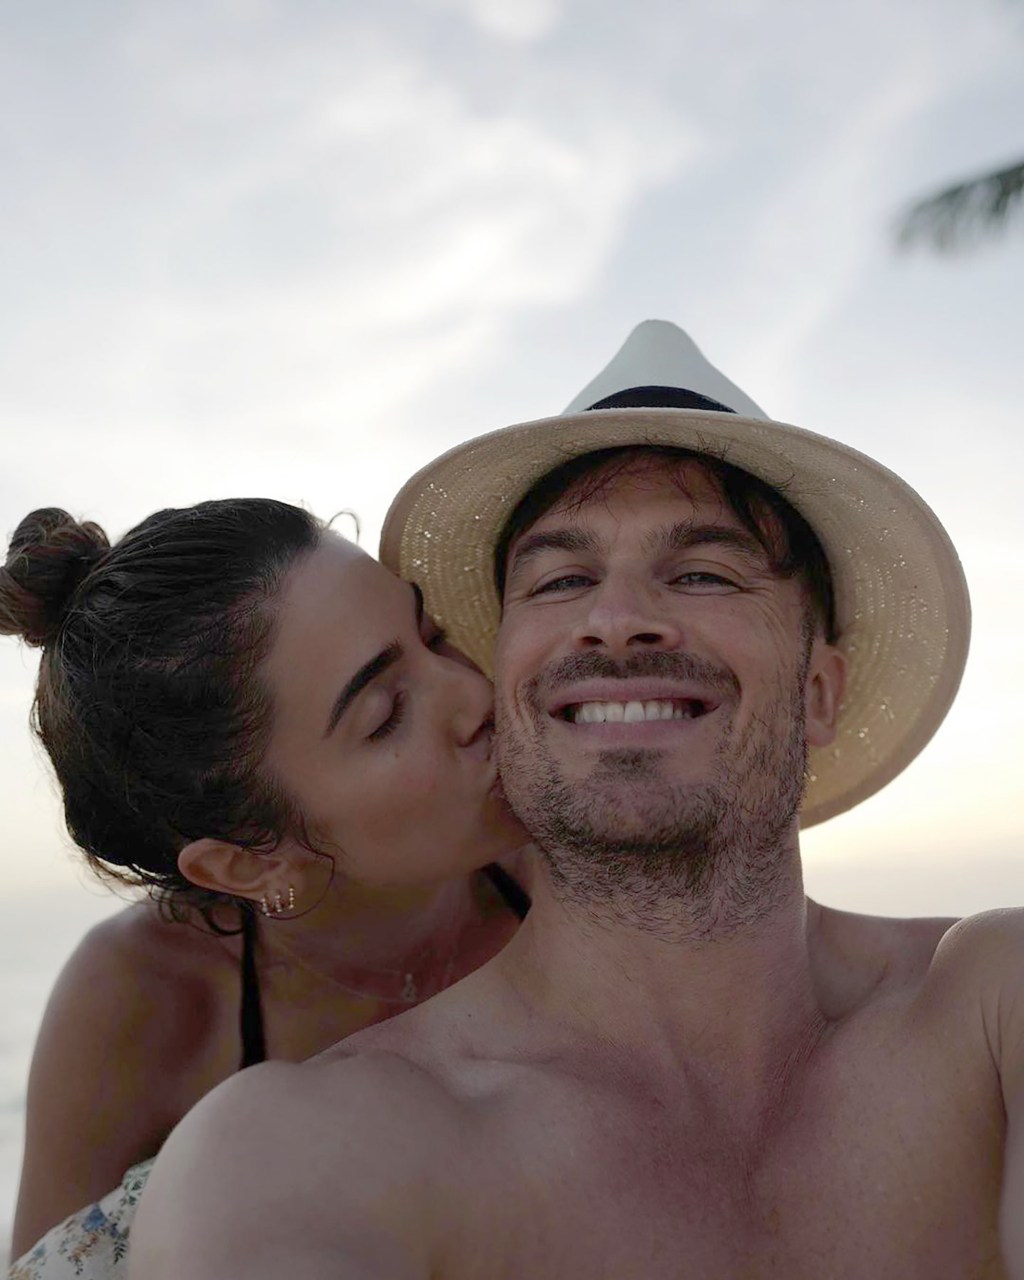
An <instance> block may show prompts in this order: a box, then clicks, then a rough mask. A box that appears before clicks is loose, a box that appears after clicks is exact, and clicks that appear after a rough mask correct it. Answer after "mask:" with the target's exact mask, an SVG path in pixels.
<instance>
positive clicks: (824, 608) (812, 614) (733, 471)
mask: <svg viewBox="0 0 1024 1280" xmlns="http://www.w3.org/2000/svg"><path fill="white" fill-rule="evenodd" d="M648 458H649V459H651V460H652V461H658V460H663V461H664V462H666V463H667V464H670V465H672V466H674V467H678V466H680V465H681V464H683V463H686V462H696V463H699V464H700V466H701V467H702V468H703V470H704V471H705V473H706V474H707V475H708V476H709V477H710V479H711V480H712V481H713V482H714V483H715V485H716V486H717V488H718V490H719V492H720V494H721V496H722V500H723V501H724V502H725V504H726V506H727V507H728V509H729V510H730V511H731V512H732V514H733V515H734V516H735V517H736V519H737V520H738V521H739V522H740V524H741V525H742V526H743V527H744V529H746V531H747V532H748V533H749V534H750V535H751V536H752V537H753V538H755V539H756V540H757V543H758V545H759V546H760V547H761V548H762V549H763V551H764V553H765V555H766V556H767V557H768V563H769V565H770V567H771V570H772V572H773V573H775V574H777V575H778V576H779V577H781V578H792V577H796V578H799V579H800V581H801V582H802V584H803V587H804V591H805V593H806V596H807V602H808V618H809V622H810V623H811V624H812V626H813V627H815V628H817V627H820V628H821V631H822V633H823V634H824V637H825V639H826V640H827V641H828V643H829V644H834V643H835V641H836V622H835V603H834V600H833V591H832V574H831V571H830V569H829V564H828V559H827V557H826V555H825V552H824V550H823V548H822V545H821V543H820V542H819V541H818V538H817V535H816V534H815V532H814V530H813V529H812V528H811V526H810V525H809V524H808V523H807V521H806V520H805V519H804V518H803V516H802V515H801V514H800V512H799V511H797V510H796V508H795V507H793V506H792V505H791V504H790V503H789V502H787V501H786V499H785V498H784V497H783V495H782V494H781V493H780V492H779V491H778V489H774V488H772V486H771V485H769V484H766V483H765V482H764V481H763V480H760V479H759V478H758V477H757V476H755V475H751V473H750V472H749V471H744V470H742V468H740V467H736V466H733V465H732V463H730V462H726V461H725V460H724V459H723V458H716V457H714V456H713V455H711V454H707V453H698V452H697V451H696V450H693V449H677V448H673V447H671V446H668V445H620V446H616V447H613V448H609V449H595V450H593V451H591V452H590V453H583V454H580V455H579V456H578V457H575V458H570V459H569V460H568V461H567V462H563V463H560V464H559V465H558V466H557V467H554V468H553V469H552V470H551V471H549V472H547V474H546V475H544V476H542V477H541V478H540V479H539V480H538V481H537V482H536V484H534V485H533V486H532V488H531V489H530V490H529V491H528V492H527V493H526V494H525V495H524V497H522V498H521V499H520V500H519V502H518V503H517V504H516V505H515V507H514V508H513V509H512V512H511V513H510V515H509V517H508V519H507V520H506V521H505V524H504V525H503V527H502V530H501V533H500V535H499V537H498V542H497V545H496V547H495V549H494V581H495V585H496V587H497V589H498V595H499V597H503V596H504V594H505V575H506V572H507V569H508V556H509V552H510V550H511V549H512V545H513V543H515V542H516V540H517V539H518V538H520V537H521V536H522V534H524V533H525V532H526V531H527V530H528V529H529V528H530V527H531V526H532V525H534V524H536V522H537V521H538V520H539V519H540V518H541V517H542V516H544V515H546V514H547V513H548V512H549V511H550V510H551V509H552V508H553V507H554V506H556V505H557V504H558V502H559V501H561V499H562V498H564V497H565V495H566V494H567V493H569V492H570V490H576V492H574V494H573V504H574V505H575V506H579V505H582V504H583V503H585V502H588V501H589V500H590V499H591V498H594V497H596V496H597V495H599V494H600V493H601V492H602V491H603V490H604V489H605V488H606V487H607V486H608V485H609V484H611V483H612V482H613V481H614V480H615V479H616V478H617V477H618V476H620V475H621V474H622V473H623V472H624V471H627V470H629V468H630V467H632V466H633V465H635V463H636V462H637V460H639V459H648ZM583 481H589V483H586V484H582V483H581V482H583Z"/></svg>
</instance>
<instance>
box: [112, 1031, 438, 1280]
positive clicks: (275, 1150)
mask: <svg viewBox="0 0 1024 1280" xmlns="http://www.w3.org/2000/svg"><path fill="white" fill-rule="evenodd" d="M448 1149H451V1151H452V1152H453V1151H454V1149H455V1139H454V1115H453V1113H452V1109H451V1107H450V1105H449V1100H448V1099H447V1098H446V1096H445V1095H444V1093H443V1091H441V1090H440V1089H439V1088H438V1086H437V1085H436V1083H435V1082H434V1081H433V1080H432V1079H431V1078H430V1077H429V1076H428V1075H427V1074H426V1073H424V1072H423V1071H421V1070H419V1069H418V1068H416V1067H415V1066H412V1065H411V1064H410V1063H408V1062H407V1061H405V1060H403V1059H401V1058H399V1057H398V1056H397V1055H394V1054H387V1053H379V1052H372V1053H360V1054H356V1055H353V1056H336V1055H333V1054H332V1055H330V1056H329V1057H323V1058H319V1059H313V1060H312V1061H310V1062H308V1063H303V1064H300V1065H294V1064H288V1063H267V1064H265V1065H263V1066H259V1067H254V1068H250V1069H249V1070H248V1071H245V1072H242V1073H240V1074H239V1075H237V1076H235V1077H234V1078H233V1079H231V1080H229V1081H227V1082H226V1083H225V1084H224V1085H222V1086H221V1087H220V1088H218V1089H216V1090H214V1092H213V1093H212V1094H210V1095H209V1096H208V1097H207V1098H205V1099H204V1100H203V1101H202V1102H201V1103H200V1104H199V1106H197V1107H196V1108H195V1109H194V1110H193V1111H192V1112H191V1113H190V1114H189V1115H188V1116H186V1118H185V1119H184V1120H183V1121H182V1123H181V1124H180V1125H179V1126H178V1128H177V1129H176V1130H175V1132H174V1133H173V1134H172V1135H171V1138H170V1139H169V1140H168V1142H167V1144H166V1146H165V1148H164V1150H163V1152H161V1155H160V1157H159V1159H158V1161H157V1164H156V1167H155V1168H154V1170H153V1174H152V1176H151V1180H150V1184H149V1186H148V1187H147V1190H146V1195H145V1197H144V1199H143V1202H142V1205H141V1206H140V1210H139V1216H138V1219H137V1222H136V1225H135V1234H134V1243H133V1249H132V1269H131V1270H130V1273H129V1274H130V1276H132V1277H133V1278H134V1277H136V1276H138V1277H142V1276H144V1277H145V1278H146V1280H178V1278H179V1277H180V1278H181V1280H184V1277H186V1276H188V1277H189V1280H205V1277H207V1276H209V1277H211V1280H212V1277H214V1276H217V1277H224V1278H225V1280H228V1278H229V1277H231V1276H233V1275H235V1274H237V1275H239V1276H241V1275H243V1274H244V1275H246V1277H247V1278H249V1280H258V1277H261V1276H262V1275H263V1274H264V1273H265V1274H266V1275H267V1276H268V1277H270V1276H274V1277H278V1276H280V1274H281V1273H282V1271H283V1270H284V1269H285V1268H286V1267H287V1269H288V1272H289V1274H290V1275H291V1276H293V1277H295V1278H296V1280H298V1278H299V1277H305V1276H306V1275H307V1274H308V1275H310V1276H313V1275H322V1274H325V1272H324V1271H323V1266H324V1262H325V1259H327V1258H330V1259H333V1265H334V1266H335V1268H337V1267H338V1265H339V1264H340V1263H342V1262H343V1261H344V1260H348V1264H349V1270H348V1271H345V1272H344V1274H345V1275H346V1276H347V1275H349V1274H351V1275H352V1276H353V1278H354V1280H355V1278H356V1277H363V1276H366V1277H376V1276H377V1275H378V1274H380V1275H385V1274H386V1275H388V1276H395V1277H397V1278H399V1280H401V1278H404V1277H405V1276H409V1277H413V1276H418V1275H426V1274H429V1262H428V1259H429V1256H430V1253H431V1250H432V1245H433V1240H432V1234H431V1232H432V1224H433V1223H434V1222H436V1220H437V1214H436V1208H437V1206H435V1205H434V1204H433V1203H432V1200H431V1173H432V1171H433V1170H435V1169H436V1167H437V1165H436V1162H437V1161H438V1160H442V1161H443V1160H444V1159H445V1158H446V1151H447V1150H448ZM286 1205H287V1206H290V1208H289V1209H288V1211H287V1212H285V1211H283V1207H284V1206H286ZM296 1215H298V1217H296ZM254 1241H258V1247H256V1246H254ZM255 1255H259V1258H260V1262H259V1267H257V1268H256V1269H255V1270H254V1258H255ZM264 1267H265V1272H264V1270H263V1269H262V1268H264ZM317 1268H320V1269H319V1270H318V1269H317ZM339 1274H340V1271H339Z"/></svg>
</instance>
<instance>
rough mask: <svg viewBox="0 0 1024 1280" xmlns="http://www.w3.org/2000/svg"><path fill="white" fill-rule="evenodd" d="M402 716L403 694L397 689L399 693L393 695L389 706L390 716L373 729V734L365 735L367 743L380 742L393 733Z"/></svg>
mask: <svg viewBox="0 0 1024 1280" xmlns="http://www.w3.org/2000/svg"><path fill="white" fill-rule="evenodd" d="M404 716H405V694H404V693H403V692H402V690H401V689H399V691H398V692H397V693H396V694H395V700H394V702H392V704H391V714H390V715H389V716H388V718H387V719H386V720H385V721H384V723H383V724H379V725H378V726H377V728H376V729H374V731H373V733H368V734H367V735H366V737H367V741H368V742H380V741H381V740H382V739H383V738H386V737H387V736H388V735H389V734H391V733H394V731H395V730H396V729H397V728H398V726H399V725H400V724H401V723H402V719H403V717H404Z"/></svg>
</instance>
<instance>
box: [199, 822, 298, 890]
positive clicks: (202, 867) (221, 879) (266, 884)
mask: <svg viewBox="0 0 1024 1280" xmlns="http://www.w3.org/2000/svg"><path fill="white" fill-rule="evenodd" d="M178 870H179V871H180V872H181V874H182V875H183V876H184V877H185V879H186V880H191V882H192V883H193V884H196V885H198V886H199V887H200V888H201V889H210V890H212V891H213V892H214V893H227V894H230V895H231V896H232V897H233V898H248V899H249V900H250V901H251V902H258V901H259V900H260V898H261V897H264V896H266V897H268V898H273V896H274V894H275V893H279V892H280V891H281V887H282V885H286V884H287V883H288V880H289V876H291V878H292V879H294V873H293V869H292V868H291V866H290V865H289V864H288V863H287V861H286V859H285V858H284V857H282V856H280V855H278V854H276V853H254V852H253V851H252V849H246V848H245V847H244V845H240V844H231V843H230V842H229V841H227V840H214V839H211V838H210V837H208V836H203V837H202V838H201V839H199V840H193V841H192V842H191V843H190V844H187V845H186V846H185V847H184V849H182V851H181V852H180V853H179V854H178ZM286 894H287V890H286Z"/></svg>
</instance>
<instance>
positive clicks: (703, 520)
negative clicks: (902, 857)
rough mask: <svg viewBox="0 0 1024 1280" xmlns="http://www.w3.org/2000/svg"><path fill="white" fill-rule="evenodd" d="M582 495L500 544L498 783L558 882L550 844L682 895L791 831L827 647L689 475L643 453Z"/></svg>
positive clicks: (819, 722)
mask: <svg viewBox="0 0 1024 1280" xmlns="http://www.w3.org/2000/svg"><path fill="white" fill-rule="evenodd" d="M587 483H588V482H586V481H584V482H583V484H584V486H586V485H587ZM590 486H591V487H592V486H593V481H592V478H591V481H590ZM586 495H587V489H586V487H584V489H583V490H581V489H579V488H577V489H576V490H570V492H569V493H568V494H566V495H565V497H563V499H562V500H561V501H560V502H559V503H558V504H557V505H556V506H555V507H554V508H553V509H552V510H550V511H549V512H547V513H546V514H545V515H544V516H543V517H542V518H541V519H539V520H538V521H537V522H536V523H535V524H534V525H533V526H532V527H531V528H529V529H528V530H526V532H525V533H524V534H522V535H521V536H520V537H519V538H518V539H517V540H516V542H515V543H513V545H512V546H511V547H510V549H509V562H508V577H507V586H506V592H505V600H504V614H503V619H502V624H501V630H500V633H499V637H498V649H497V673H498V674H497V715H498V732H499V743H500V758H501V769H502V776H503V780H504V785H505V789H506V792H507V794H508V797H509V799H510V800H511V802H512V805H513V807H514V808H515V809H516V811H517V813H518V814H519V816H520V818H521V819H522V820H523V821H524V822H525V824H526V826H527V827H528V828H529V830H530V831H531V833H532V834H533V835H534V837H535V838H536V839H537V840H538V842H539V843H540V844H541V845H543V846H544V847H545V848H546V850H547V852H548V854H549V856H550V857H551V858H552V859H553V860H554V862H555V864H556V871H557V869H558V866H557V863H558V860H559V858H560V857H561V855H559V854H558V853H557V852H556V851H557V850H559V849H562V850H570V851H573V852H572V853H570V854H569V855H567V856H569V858H570V861H571V859H572V857H574V856H575V857H581V858H582V859H583V861H585V862H587V863H589V864H590V866H591V867H592V866H593V864H594V863H595V861H596V862H597V863H603V864H604V865H605V866H608V867H611V866H614V867H615V868H616V871H615V873H614V876H613V879H616V881H617V883H622V882H623V879H624V878H628V877H629V875H630V874H631V870H630V869H631V868H632V869H634V870H637V869H639V870H643V869H646V871H649V872H653V871H655V870H656V869H657V870H658V871H659V873H661V872H664V871H666V870H670V871H672V872H673V873H676V874H678V875H679V876H681V878H682V880H685V881H686V882H687V883H689V884H690V886H691V888H692V886H693V884H694V883H695V882H696V881H699V880H701V879H702V878H706V877H707V875H708V874H709V869H710V868H712V867H713V865H714V864H716V863H718V862H720V861H721V859H722V858H723V857H726V856H728V855H729V854H730V851H731V852H732V853H733V854H737V855H743V854H746V856H748V858H749V856H751V851H756V850H761V851H763V852H767V851H768V850H772V851H774V850H775V849H777V848H778V847H779V845H780V844H781V843H783V842H785V841H786V840H789V839H793V838H794V837H795V828H796V813H797V809H798V807H799V803H800V800H801V797H802V794H803V786H804V770H805V759H806V747H807V741H808V722H807V714H806V713H807V709H808V707H810V708H811V710H812V720H813V725H812V726H811V729H810V732H811V740H812V741H814V742H816V743H823V742H824V741H827V740H828V738H829V734H830V732H831V724H830V717H831V715H832V714H833V713H834V708H835V702H836V701H838V692H839V690H838V688H835V689H833V688H832V687H831V686H829V687H828V688H824V687H823V685H822V680H823V679H824V680H825V682H826V684H827V682H828V680H829V679H830V676H831V674H832V673H833V671H834V667H835V662H834V660H831V659H830V658H829V654H834V651H831V650H829V647H828V646H826V645H825V644H824V642H823V641H822V640H820V639H812V638H811V637H810V635H809V627H808V622H807V609H806V605H805V600H804V596H803V591H802V588H801V585H800V583H799V582H798V581H797V580H796V579H783V578H780V577H778V576H776V574H775V573H774V572H773V570H772V568H771V565H770V561H769V557H768V555H767V554H766V553H765V551H764V550H763V548H762V547H761V546H760V545H759V544H758V542H757V540H756V539H755V538H753V537H752V536H751V534H750V533H749V532H748V531H747V530H746V529H745V528H744V526H743V525H742V524H741V523H740V522H739V521H738V520H737V518H736V517H735V516H734V515H733V514H732V512H731V511H730V510H729V508H728V506H727V505H726V503H725V502H724V501H723V499H722V497H721V495H720V493H719V490H718V488H717V486H716V484H715V483H714V482H713V481H712V480H711V479H710V478H709V476H708V475H707V473H706V472H705V471H704V470H703V468H701V467H700V465H699V464H697V463H683V464H681V465H680V464H677V465H666V464H665V463H664V462H655V461H651V460H644V459H640V460H638V461H637V462H635V463H633V464H630V465H629V467H628V468H627V469H626V470H623V471H621V472H619V473H617V474H615V475H614V477H613V478H611V479H610V480H608V482H607V483H606V484H604V485H602V486H600V487H599V489H598V491H597V492H596V493H594V494H593V495H592V496H589V497H588V496H586ZM823 671H824V672H825V675H824V676H823V675H822V672H823ZM840 684H841V672H840ZM833 695H834V696H833Z"/></svg>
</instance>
